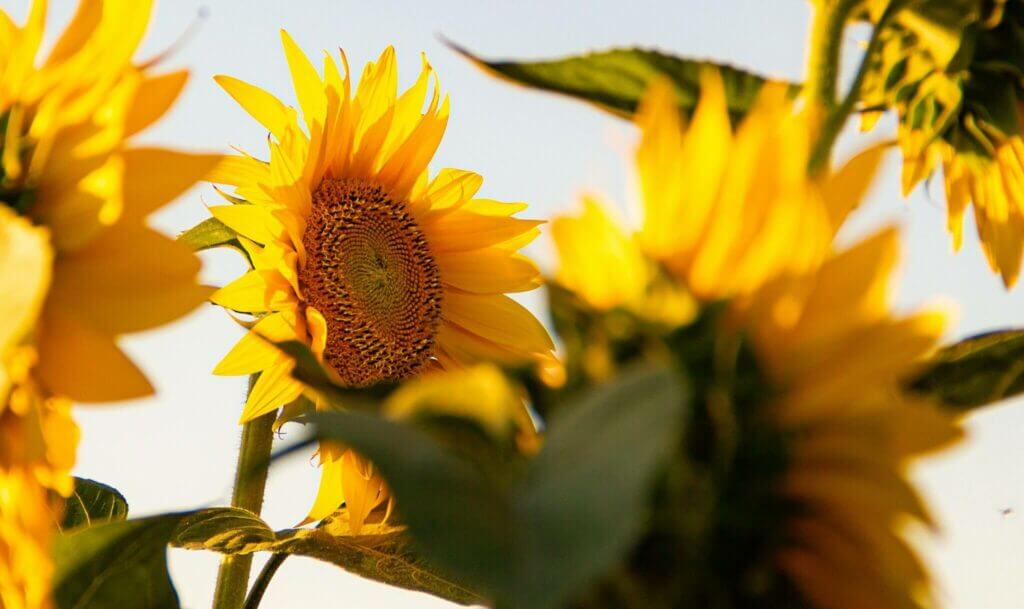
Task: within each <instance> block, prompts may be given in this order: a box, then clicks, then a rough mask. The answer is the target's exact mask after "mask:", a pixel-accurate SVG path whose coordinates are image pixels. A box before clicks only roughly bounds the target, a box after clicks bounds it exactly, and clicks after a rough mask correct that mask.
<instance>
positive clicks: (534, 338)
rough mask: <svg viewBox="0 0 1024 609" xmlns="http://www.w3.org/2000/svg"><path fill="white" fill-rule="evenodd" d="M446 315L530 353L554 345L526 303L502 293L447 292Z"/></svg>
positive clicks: (468, 327) (475, 331)
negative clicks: (526, 306)
mask: <svg viewBox="0 0 1024 609" xmlns="http://www.w3.org/2000/svg"><path fill="white" fill-rule="evenodd" d="M443 315H444V318H445V319H447V320H450V321H451V322H452V323H455V324H458V325H459V326H461V327H462V328H465V329H466V330H468V331H470V332H473V333H474V334H479V335H480V336H482V337H484V338H487V339H489V340H492V341H494V342H496V343H499V344H506V345H511V346H512V347H513V348H517V349H521V350H523V351H526V352H528V353H538V352H545V351H551V350H553V349H554V348H555V346H554V344H553V343H552V342H551V337H550V336H548V332H547V330H545V329H544V326H542V325H541V323H540V322H539V321H537V318H536V317H534V316H533V314H532V313H530V311H529V310H527V309H526V308H525V307H523V305H521V304H519V303H517V302H516V301H514V300H512V299H511V298H509V297H508V296H502V295H478V294H464V293H461V292H456V291H451V290H449V291H447V292H446V293H445V301H444V313H443Z"/></svg>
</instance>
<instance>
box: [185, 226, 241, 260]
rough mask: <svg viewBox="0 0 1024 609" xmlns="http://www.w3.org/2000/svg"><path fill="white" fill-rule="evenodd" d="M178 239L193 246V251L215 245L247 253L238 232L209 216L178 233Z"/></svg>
mask: <svg viewBox="0 0 1024 609" xmlns="http://www.w3.org/2000/svg"><path fill="white" fill-rule="evenodd" d="M178 241H180V242H182V243H184V244H185V245H187V246H189V247H190V248H192V250H193V251H196V252H198V251H201V250H206V249H211V248H214V247H224V246H227V247H233V248H235V249H237V250H238V251H240V252H242V253H243V254H244V253H245V250H243V249H242V244H241V243H240V242H239V241H238V233H236V232H235V231H233V230H231V229H230V228H228V227H227V226H226V225H225V224H224V223H223V222H221V221H220V220H218V219H217V218H207V219H205V220H203V221H202V222H200V223H199V224H196V225H195V226H193V227H192V228H190V229H188V230H187V231H185V232H183V233H181V234H180V235H178Z"/></svg>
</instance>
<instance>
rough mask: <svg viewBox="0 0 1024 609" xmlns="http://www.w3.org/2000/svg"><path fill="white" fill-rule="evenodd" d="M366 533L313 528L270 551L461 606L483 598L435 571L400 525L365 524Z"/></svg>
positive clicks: (296, 534) (300, 532)
mask: <svg viewBox="0 0 1024 609" xmlns="http://www.w3.org/2000/svg"><path fill="white" fill-rule="evenodd" d="M366 530H367V531H368V534H361V535H343V534H334V533H332V532H330V531H329V530H325V529H321V528H317V529H313V530H308V531H297V532H294V533H293V534H292V535H290V536H287V535H286V536H283V539H281V540H280V541H279V542H278V543H277V544H276V545H275V547H274V552H277V553H285V554H293V555H296V556H306V557H309V558H315V559H317V560H322V561H324V562H329V563H332V564H334V565H337V566H339V567H341V568H342V569H344V570H346V571H348V572H350V573H353V574H355V575H359V576H361V577H365V578H367V579H372V580H374V581H378V582H381V583H384V584H388V585H390V586H398V587H399V588H405V589H407V590H416V591H418V592H426V593H428V594H433V595H434V596H438V597H441V598H443V599H446V600H449V601H452V602H454V603H460V604H463V605H472V604H480V603H482V602H483V600H484V599H483V598H482V597H480V596H479V595H478V594H476V593H474V592H473V591H472V590H470V589H468V588H467V587H465V586H463V585H460V584H458V583H456V582H454V581H452V580H450V579H449V578H445V577H442V576H441V575H439V574H438V572H437V570H436V569H434V568H433V567H432V566H431V565H430V564H429V563H427V562H426V561H425V560H424V559H423V557H422V556H421V555H420V554H419V553H418V552H416V551H415V550H414V548H413V547H412V544H411V542H410V539H409V535H408V533H406V532H405V529H404V527H396V526H386V525H384V526H381V527H379V528H374V527H367V528H366Z"/></svg>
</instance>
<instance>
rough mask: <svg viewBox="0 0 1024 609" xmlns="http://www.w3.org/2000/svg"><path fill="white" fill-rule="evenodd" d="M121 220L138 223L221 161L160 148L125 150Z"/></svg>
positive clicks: (215, 155) (206, 156)
mask: <svg viewBox="0 0 1024 609" xmlns="http://www.w3.org/2000/svg"><path fill="white" fill-rule="evenodd" d="M122 156H123V159H124V200H125V213H124V221H126V222H134V221H141V220H142V219H143V218H145V217H146V216H148V215H149V214H151V213H152V212H154V211H155V210H157V209H159V208H161V207H163V206H164V205H166V204H168V203H170V202H171V201H173V200H174V199H175V198H177V197H178V196H180V195H181V194H184V192H185V191H186V190H188V189H189V188H191V187H192V185H194V184H195V183H196V182H198V181H200V180H202V179H205V178H206V177H207V176H208V175H210V174H211V173H212V172H213V171H214V169H216V167H217V166H218V164H220V163H221V161H222V160H223V159H224V157H223V156H222V155H219V154H191V153H186V152H179V151H176V150H167V149H163V148H132V149H129V150H126V151H124V153H123V155H122Z"/></svg>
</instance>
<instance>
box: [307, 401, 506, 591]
mask: <svg viewBox="0 0 1024 609" xmlns="http://www.w3.org/2000/svg"><path fill="white" fill-rule="evenodd" d="M312 420H313V421H314V422H315V423H316V424H317V429H318V433H319V434H320V435H321V436H322V437H330V438H334V439H337V440H341V441H343V442H344V443H345V444H346V445H348V446H350V447H352V448H354V449H355V450H357V451H359V452H360V453H362V454H364V455H366V456H367V457H369V458H370V459H371V460H372V461H373V462H374V466H375V467H377V468H379V469H380V471H381V472H382V474H383V475H384V477H385V478H386V479H387V480H388V484H389V486H390V488H391V489H392V491H393V492H394V493H395V497H396V500H397V503H398V505H399V506H402V505H407V506H410V507H409V509H406V510H403V511H402V512H401V516H402V520H403V522H405V523H406V524H407V525H408V526H409V529H410V530H411V532H412V534H413V536H414V537H415V539H417V540H418V541H419V543H420V545H421V546H422V547H423V548H424V550H425V552H426V554H427V556H428V557H429V558H431V559H433V561H434V562H435V563H436V564H438V565H439V566H440V567H441V568H442V569H445V570H448V571H450V572H451V573H453V574H455V575H457V576H459V578H460V579H463V580H465V581H467V582H470V583H471V584H474V585H476V586H478V587H480V588H481V589H485V590H498V589H501V588H503V587H504V586H505V585H506V582H508V581H509V580H510V579H511V578H512V575H511V572H510V570H511V569H513V568H514V565H513V564H512V563H511V562H510V561H509V556H510V555H511V554H512V549H513V545H514V539H515V531H513V526H512V514H511V504H510V502H509V500H508V499H507V498H506V497H505V496H504V494H503V493H501V492H500V491H499V490H498V489H496V488H494V487H493V486H491V485H490V484H489V483H488V482H487V480H486V478H485V477H484V475H483V474H482V473H481V472H480V471H478V470H476V469H474V467H473V466H472V465H470V464H469V463H468V462H466V461H464V460H462V459H460V458H458V457H456V456H454V455H452V454H451V453H449V452H447V451H446V450H445V449H443V448H442V447H441V446H440V445H439V444H438V443H437V442H436V441H435V440H434V439H433V438H432V437H430V436H429V435H427V433H426V432H423V431H420V430H418V429H415V428H413V427H411V426H409V425H405V424H401V423H395V422H392V421H388V420H385V419H382V418H379V417H374V416H370V415H366V414H362V413H358V412H330V413H320V414H317V415H315V416H313V417H312ZM399 509H401V507H399Z"/></svg>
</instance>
